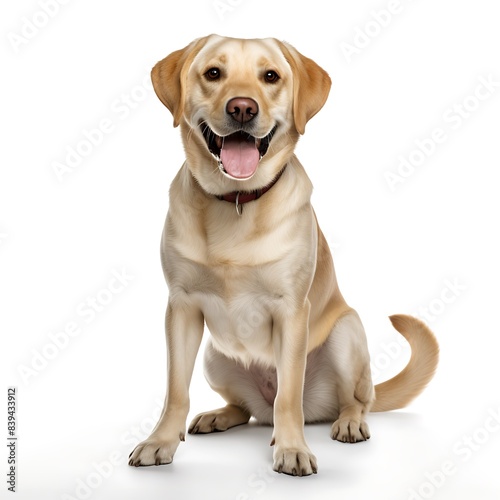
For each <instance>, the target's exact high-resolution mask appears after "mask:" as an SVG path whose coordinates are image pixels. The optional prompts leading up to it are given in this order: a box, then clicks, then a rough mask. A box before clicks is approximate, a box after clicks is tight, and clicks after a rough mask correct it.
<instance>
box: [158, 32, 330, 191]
mask: <svg viewBox="0 0 500 500" xmlns="http://www.w3.org/2000/svg"><path fill="white" fill-rule="evenodd" d="M152 80H153V86H154V89H155V91H156V94H157V95H158V97H159V98H160V100H161V101H162V102H163V104H165V106H166V107H167V108H168V109H169V110H170V112H171V113H172V115H173V117H174V126H177V125H179V124H180V125H181V129H182V135H183V141H184V146H185V149H186V155H187V160H188V166H189V168H190V169H191V171H192V173H193V175H194V176H195V178H196V179H197V180H198V182H199V183H200V185H201V186H202V187H203V188H204V189H205V190H206V191H207V192H210V193H213V194H222V193H224V192H227V191H232V190H242V191H243V190H244V191H251V190H253V189H258V188H261V187H263V186H265V185H267V184H268V183H269V182H270V181H271V180H272V179H273V178H274V177H275V176H276V175H277V173H278V172H279V171H280V170H281V169H282V168H283V166H284V165H285V164H286V162H287V161H288V160H289V158H290V156H291V155H292V154H293V149H294V147H295V143H296V142H297V139H298V137H299V134H303V133H304V130H305V126H306V123H307V121H308V120H309V119H310V118H312V117H313V116H314V115H315V114H316V113H317V112H318V111H319V110H320V109H321V108H322V107H323V105H324V103H325V101H326V99H327V97H328V92H329V90H330V85H331V81H330V78H329V77H328V75H327V73H326V72H325V71H324V70H323V69H322V68H320V67H319V66H318V65H317V64H316V63H315V62H314V61H312V60H311V59H308V58H306V57H304V56H303V55H301V54H300V53H299V52H297V51H296V50H295V49H294V48H293V47H291V46H290V45H288V44H285V43H282V42H280V41H278V40H275V39H272V38H267V39H248V40H246V39H235V38H224V37H220V36H217V35H210V36H208V37H204V38H200V39H197V40H195V41H194V42H192V43H191V44H189V45H188V46H187V47H185V48H184V49H181V50H178V51H176V52H173V53H172V54H170V55H169V56H167V57H166V58H165V59H163V60H162V61H160V62H159V63H157V64H156V66H155V67H154V68H153V70H152Z"/></svg>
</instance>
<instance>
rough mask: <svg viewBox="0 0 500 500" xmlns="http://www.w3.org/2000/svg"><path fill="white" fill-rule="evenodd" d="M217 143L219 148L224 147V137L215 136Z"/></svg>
mask: <svg viewBox="0 0 500 500" xmlns="http://www.w3.org/2000/svg"><path fill="white" fill-rule="evenodd" d="M215 144H217V147H218V148H219V149H221V148H222V137H221V136H220V135H216V136H215Z"/></svg>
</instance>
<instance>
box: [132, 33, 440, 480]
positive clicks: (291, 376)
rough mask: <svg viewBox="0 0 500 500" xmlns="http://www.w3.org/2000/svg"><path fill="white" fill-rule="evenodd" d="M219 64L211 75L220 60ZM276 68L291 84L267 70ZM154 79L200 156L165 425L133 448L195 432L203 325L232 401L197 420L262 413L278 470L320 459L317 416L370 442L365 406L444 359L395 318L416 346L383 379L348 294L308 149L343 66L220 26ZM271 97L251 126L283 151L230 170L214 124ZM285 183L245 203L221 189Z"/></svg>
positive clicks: (190, 197)
mask: <svg viewBox="0 0 500 500" xmlns="http://www.w3.org/2000/svg"><path fill="white" fill-rule="evenodd" d="M211 68H217V69H218V70H220V77H219V78H217V79H215V80H214V81H211V80H210V79H209V78H208V77H207V71H209V70H210V69H211ZM268 71H274V72H276V73H277V74H278V75H279V79H278V80H277V81H276V82H269V81H267V80H266V77H265V75H266V74H267V73H266V72H268ZM152 79H153V84H154V88H155V91H156V93H157V95H158V97H159V98H160V100H161V101H162V102H163V103H164V104H165V105H166V106H167V108H168V109H169V110H170V111H171V112H172V115H173V117H174V125H180V127H181V133H182V139H183V142H184V147H185V151H186V162H185V163H184V165H183V166H182V167H181V169H180V171H179V173H178V174H177V176H176V177H175V179H174V180H173V182H172V185H171V188H170V208H169V211H168V215H167V219H166V223H165V228H164V231H163V238H162V245H161V255H162V263H163V268H164V272H165V277H166V280H167V283H168V286H169V291H170V295H169V300H168V306H167V314H166V335H167V347H168V391H167V397H166V400H165V407H164V410H163V414H162V416H161V418H160V421H159V422H158V424H157V426H156V428H155V429H154V431H153V432H152V434H151V436H150V437H149V438H148V439H147V440H145V441H144V442H142V443H140V444H139V445H138V446H137V447H136V448H135V450H134V451H133V452H132V453H131V457H130V464H131V465H135V466H140V465H153V464H156V465H158V464H167V463H170V462H171V461H172V458H173V455H174V453H175V451H176V449H177V446H178V445H179V442H180V441H183V440H184V438H185V433H186V418H187V415H188V411H189V384H190V381H191V375H192V371H193V366H194V363H195V358H196V355H197V352H198V348H199V345H200V342H201V339H202V335H203V331H204V324H205V323H206V325H207V327H208V329H209V330H210V333H211V337H210V340H209V342H208V345H207V349H206V351H205V372H206V377H207V380H208V382H209V384H210V385H211V387H212V388H213V389H214V390H215V391H217V392H218V393H219V394H220V395H221V396H222V397H223V398H224V399H225V400H226V402H227V406H226V407H224V408H220V409H217V410H214V411H209V412H207V413H204V414H201V415H198V416H197V417H196V418H195V419H194V420H193V422H192V423H191V425H190V427H189V432H191V433H206V432H212V431H214V430H226V429H228V428H230V427H232V426H235V425H239V424H244V423H246V422H248V420H249V419H250V417H251V416H254V417H255V418H256V419H257V420H258V421H259V422H262V423H267V424H273V425H274V431H273V439H272V443H273V444H274V465H273V467H274V470H276V471H278V472H284V473H287V474H293V475H308V474H311V473H315V472H316V471H317V463H316V458H315V457H314V455H313V454H312V452H311V451H310V450H309V447H308V446H307V443H306V440H305V438H304V422H332V428H331V437H332V438H333V439H337V440H339V441H344V442H356V441H362V440H365V439H368V438H369V437H370V433H369V430H368V425H367V424H366V422H365V417H366V414H367V413H368V412H369V411H370V410H372V411H386V410H391V409H395V408H401V407H403V406H405V405H407V404H408V403H409V402H410V401H411V400H412V399H413V398H414V397H415V396H417V395H418V394H419V393H420V392H421V391H422V389H423V388H424V386H425V385H426V384H427V382H428V381H429V380H430V379H431V378H432V375H433V373H434V370H435V368H436V365H437V359H438V346H437V342H436V340H435V338H434V336H433V334H432V333H431V331H430V330H429V329H428V328H427V327H426V326H425V325H424V324H423V323H422V322H421V321H419V320H417V319H415V318H412V317H410V316H404V315H398V316H393V317H391V320H392V322H393V324H394V326H395V328H396V329H397V330H398V331H399V332H401V333H402V334H403V335H404V336H405V338H406V339H407V340H408V341H409V343H410V345H411V347H412V358H411V360H410V363H409V364H408V366H407V367H406V368H405V369H404V370H403V372H401V373H400V374H399V375H397V376H396V377H395V378H394V379H392V380H390V381H387V382H384V383H383V384H380V385H378V386H376V387H375V388H374V387H373V385H372V381H371V373H370V359H369V354H368V349H367V343H366V337H365V332H364V329H363V326H362V324H361V321H360V319H359V317H358V315H357V313H356V312H355V311H354V310H353V309H352V308H350V307H349V306H348V305H347V304H346V302H345V301H344V299H343V297H342V295H341V293H340V290H339V287H338V284H337V280H336V277H335V271H334V267H333V262H332V258H331V254H330V251H329V249H328V245H327V243H326V240H325V237H324V236H323V234H322V232H321V230H320V228H319V226H318V223H317V220H316V216H315V213H314V210H313V208H312V206H311V203H310V198H311V191H312V185H311V182H310V180H309V178H308V177H307V174H306V172H305V171H304V168H303V167H302V165H301V164H300V162H299V161H298V159H297V158H296V157H295V155H294V153H293V151H294V147H295V144H296V142H297V140H298V138H299V135H300V134H303V133H304V131H305V126H306V123H307V121H308V120H309V119H310V118H312V116H314V115H315V114H316V113H317V112H318V111H319V110H320V109H321V107H322V106H323V104H324V102H325V101H326V99H327V96H328V93H329V89H330V78H329V77H328V75H327V74H326V72H325V71H324V70H323V69H321V68H320V67H319V66H318V65H317V64H316V63H314V62H313V61H312V60H310V59H308V58H306V57H304V56H303V55H301V54H300V53H299V52H297V51H296V50H295V49H294V48H293V47H291V46H290V45H288V44H285V43H282V42H279V41H277V40H275V39H264V40H239V39H230V38H222V37H219V36H216V35H212V36H209V37H205V38H201V39H198V40H195V41H194V42H192V43H191V44H190V45H188V46H187V47H185V48H184V49H182V50H179V51H177V52H174V53H173V54H171V55H169V56H168V57H167V58H165V59H164V60H162V61H160V62H159V63H158V64H157V65H156V66H155V67H154V69H153V71H152ZM238 96H240V97H245V98H250V99H252V100H254V101H255V102H256V103H258V109H259V112H258V114H257V115H256V116H255V117H254V118H253V119H252V120H251V122H250V123H249V124H248V125H247V126H248V127H249V130H251V135H253V136H254V137H256V138H264V137H265V136H267V135H268V134H269V133H270V131H272V130H273V128H274V127H275V126H277V129H276V131H275V133H274V135H273V137H272V140H271V142H270V145H269V149H268V151H267V153H266V154H265V156H264V157H263V158H262V159H261V160H260V163H259V165H258V168H257V171H256V172H255V174H254V175H253V176H252V177H250V178H248V179H244V180H241V179H235V178H232V177H231V176H230V175H227V173H224V171H222V170H221V169H220V168H219V165H218V161H217V160H216V158H215V157H214V156H213V155H212V154H211V153H210V152H209V150H208V146H207V142H206V141H205V138H204V137H203V133H202V130H203V127H204V126H209V127H210V129H211V130H212V131H213V132H214V133H215V134H217V135H219V136H222V137H223V136H227V135H229V134H231V133H233V132H234V131H235V128H234V127H235V124H234V120H231V119H230V118H228V116H227V112H226V105H227V102H228V101H229V100H230V99H233V98H235V97H238ZM284 166H286V168H285V170H284V171H283V174H282V175H281V177H280V178H279V180H278V181H277V182H276V184H275V185H274V186H273V187H272V188H271V189H270V190H269V191H267V192H266V193H265V194H264V195H262V197H260V198H259V199H257V200H255V201H251V202H248V203H246V204H245V205H244V207H243V213H242V215H241V216H240V215H238V214H237V212H236V210H235V205H234V204H232V203H228V202H226V201H222V200H220V199H218V198H217V195H224V194H226V193H230V192H233V191H245V192H249V191H252V190H255V189H260V188H262V187H264V186H267V185H268V184H270V183H271V182H272V181H273V179H275V178H276V177H277V175H278V173H279V172H280V171H281V170H282V169H283V167H284Z"/></svg>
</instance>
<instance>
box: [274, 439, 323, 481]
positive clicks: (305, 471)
mask: <svg viewBox="0 0 500 500" xmlns="http://www.w3.org/2000/svg"><path fill="white" fill-rule="evenodd" d="M273 469H274V470H275V471H276V472H282V473H283V474H290V475H291V476H309V475H311V474H316V473H317V472H318V464H317V461H316V457H315V456H314V455H313V454H312V453H311V452H310V451H309V449H308V448H307V447H305V448H303V449H298V448H283V447H280V446H276V449H275V450H274V464H273Z"/></svg>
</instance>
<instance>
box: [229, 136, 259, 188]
mask: <svg viewBox="0 0 500 500" xmlns="http://www.w3.org/2000/svg"><path fill="white" fill-rule="evenodd" d="M220 159H221V161H222V165H223V166H224V169H225V171H226V172H227V173H228V174H229V175H232V176H233V177H236V178H237V179H246V178H248V177H251V176H252V175H253V174H254V173H255V171H256V170H257V165H258V164H259V159H260V153H259V150H258V149H257V148H256V147H255V139H253V138H252V139H251V141H245V140H244V139H242V138H241V137H238V136H236V137H226V138H225V139H224V143H223V145H222V149H221V152H220Z"/></svg>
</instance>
